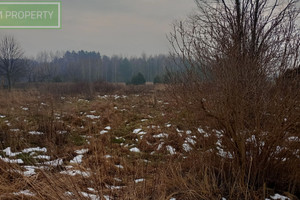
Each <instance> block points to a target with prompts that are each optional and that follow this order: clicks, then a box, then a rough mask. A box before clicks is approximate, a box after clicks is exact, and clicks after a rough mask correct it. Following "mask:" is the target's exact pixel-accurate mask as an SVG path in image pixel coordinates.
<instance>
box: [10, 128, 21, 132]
mask: <svg viewBox="0 0 300 200" xmlns="http://www.w3.org/2000/svg"><path fill="white" fill-rule="evenodd" d="M10 131H11V132H19V131H20V129H18V128H13V129H10Z"/></svg>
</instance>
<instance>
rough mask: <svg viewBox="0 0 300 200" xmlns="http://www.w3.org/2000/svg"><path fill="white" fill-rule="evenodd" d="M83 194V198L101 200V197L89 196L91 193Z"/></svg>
mask: <svg viewBox="0 0 300 200" xmlns="http://www.w3.org/2000/svg"><path fill="white" fill-rule="evenodd" d="M81 194H82V196H84V197H88V198H90V199H91V200H100V197H99V196H97V195H95V194H89V193H86V192H81Z"/></svg>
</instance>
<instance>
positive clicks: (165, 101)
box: [0, 86, 299, 200]
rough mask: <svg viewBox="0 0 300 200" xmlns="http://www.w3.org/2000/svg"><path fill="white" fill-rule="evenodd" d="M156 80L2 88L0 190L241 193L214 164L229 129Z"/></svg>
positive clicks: (53, 194)
mask: <svg viewBox="0 0 300 200" xmlns="http://www.w3.org/2000/svg"><path fill="white" fill-rule="evenodd" d="M157 87H158V86H151V90H145V88H140V89H139V88H138V87H136V88H135V89H134V88H131V90H129V89H124V88H123V89H121V90H119V89H116V88H115V89H113V92H110V91H106V94H105V92H100V93H99V92H97V91H93V92H92V93H88V95H87V94H84V93H82V94H78V95H74V94H73V93H72V95H70V94H68V93H64V92H61V93H59V92H58V91H62V90H59V89H57V93H55V92H53V91H52V92H51V93H49V92H46V91H42V90H38V89H33V88H32V89H27V90H14V91H12V92H7V91H1V92H0V95H1V97H0V141H1V146H0V199H168V200H169V199H172V200H174V199H222V198H223V197H225V196H226V198H228V199H235V192H234V191H231V192H232V193H228V192H225V191H227V190H226V187H225V186H224V187H222V185H220V182H219V181H218V179H222V178H224V177H225V175H224V174H223V173H221V172H218V171H217V170H216V171H214V169H213V168H212V167H211V166H215V165H219V166H220V168H224V171H225V172H226V166H227V164H228V162H227V161H226V160H228V159H229V160H230V159H232V156H233V155H230V153H229V152H226V149H223V148H222V142H223V141H224V138H223V132H222V130H216V129H213V130H212V129H210V128H209V127H205V126H201V124H198V122H197V121H196V118H194V117H193V116H191V115H190V114H189V113H188V112H186V110H185V108H182V107H177V106H176V104H175V102H173V101H172V99H170V98H169V96H168V95H165V93H164V92H163V90H164V86H159V88H157ZM148 89H149V88H148ZM49 91H50V90H49ZM129 91H131V92H129ZM251 139H252V140H255V138H254V139H253V138H249V142H251ZM286 140H287V141H286V142H285V143H284V142H283V143H282V144H285V146H283V147H282V149H280V147H278V152H277V153H278V154H280V153H283V154H284V152H285V151H288V150H287V148H289V147H291V149H290V150H292V151H294V150H295V149H296V150H295V151H294V152H292V153H293V155H294V156H296V157H297V158H298V162H296V163H295V165H297V164H299V138H298V136H296V135H294V136H292V135H290V136H289V137H288V138H286ZM204 143H205V144H206V145H205V146H203V144H204ZM207 147H209V148H207ZM205 148H207V149H205ZM297 149H298V150H297ZM212 155H213V156H212ZM276 155H277V154H276ZM276 155H274V156H276ZM293 161H295V159H294V160H293ZM278 162H285V161H284V160H281V161H278ZM292 169H294V168H292ZM225 172H224V173H225ZM294 174H296V175H297V176H295V177H294V179H293V180H294V181H295V184H294V185H293V183H291V186H290V187H295V188H294V192H295V193H297V192H298V194H299V185H297V184H298V183H299V169H298V171H296V172H295V173H294ZM223 176H224V177H223ZM297 187H298V188H297ZM277 192H280V193H284V192H285V190H280V188H278V187H276V188H275V187H271V186H266V187H265V188H264V190H263V191H255V190H254V191H249V192H248V193H249V195H251V196H252V197H253V196H254V197H255V196H256V198H257V199H262V198H267V197H268V198H270V199H272V198H271V197H273V199H276V198H275V197H276V196H275V193H277ZM277 195H278V194H277ZM284 195H286V196H289V197H290V198H291V199H293V198H294V199H297V197H296V196H294V195H292V194H290V193H287V192H286V193H284ZM270 196H271V197H270ZM279 196H280V195H278V197H279ZM280 198H281V197H280ZM224 199H225V198H224ZM282 199H284V198H283V197H282Z"/></svg>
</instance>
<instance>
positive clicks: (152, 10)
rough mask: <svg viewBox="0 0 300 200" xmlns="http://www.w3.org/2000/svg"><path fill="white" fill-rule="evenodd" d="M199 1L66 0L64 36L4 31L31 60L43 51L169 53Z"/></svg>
mask: <svg viewBox="0 0 300 200" xmlns="http://www.w3.org/2000/svg"><path fill="white" fill-rule="evenodd" d="M195 7H196V6H195V3H194V1H193V0H62V29H61V30H49V29H47V30H36V29H34V30H28V29H26V30H20V29H17V30H13V29H10V30H3V29H2V30H0V33H1V35H5V34H12V35H14V36H15V37H16V39H17V40H18V41H19V42H20V43H21V45H22V47H23V49H24V50H25V52H26V55H27V56H35V55H36V54H37V53H38V52H40V51H44V50H46V51H49V50H52V51H55V50H81V49H82V50H93V51H99V52H100V53H101V54H105V55H110V56H111V55H115V54H116V55H123V56H140V55H141V54H142V53H146V54H147V55H155V54H159V53H168V50H169V47H170V46H169V44H168V41H167V39H166V35H167V34H168V33H169V32H170V31H171V30H172V27H171V24H172V22H173V21H174V20H175V19H184V17H185V16H186V15H188V14H189V13H191V12H192V10H193V9H195Z"/></svg>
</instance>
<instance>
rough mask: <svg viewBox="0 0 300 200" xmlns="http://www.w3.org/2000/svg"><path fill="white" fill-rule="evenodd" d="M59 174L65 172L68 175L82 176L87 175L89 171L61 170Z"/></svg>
mask: <svg viewBox="0 0 300 200" xmlns="http://www.w3.org/2000/svg"><path fill="white" fill-rule="evenodd" d="M60 173H61V174H66V175H69V176H76V175H81V176H83V177H89V176H90V173H89V172H83V171H80V170H66V171H61V172H60Z"/></svg>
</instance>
